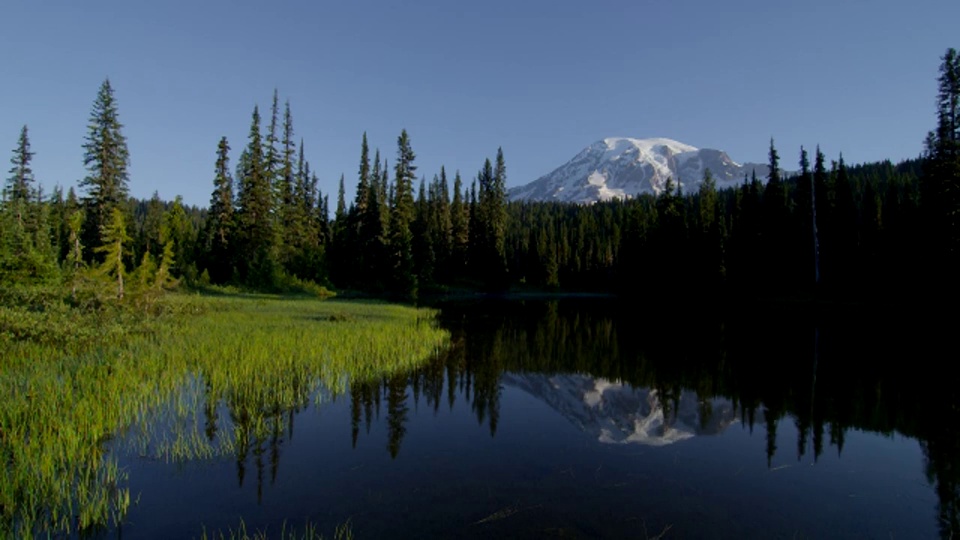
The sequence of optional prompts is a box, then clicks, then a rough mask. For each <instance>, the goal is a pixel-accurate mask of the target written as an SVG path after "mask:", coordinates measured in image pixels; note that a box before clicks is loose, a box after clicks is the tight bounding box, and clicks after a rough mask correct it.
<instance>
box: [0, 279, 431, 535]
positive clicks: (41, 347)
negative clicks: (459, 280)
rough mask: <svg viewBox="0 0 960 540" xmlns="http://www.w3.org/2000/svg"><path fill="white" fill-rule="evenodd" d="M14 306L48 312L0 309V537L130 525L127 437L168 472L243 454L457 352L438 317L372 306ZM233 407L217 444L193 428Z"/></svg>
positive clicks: (49, 301) (192, 301)
mask: <svg viewBox="0 0 960 540" xmlns="http://www.w3.org/2000/svg"><path fill="white" fill-rule="evenodd" d="M17 294H18V295H20V298H19V300H23V299H24V298H23V296H24V294H26V295H27V296H30V295H34V296H36V297H37V298H36V299H35V300H36V301H34V302H23V301H17V302H9V301H6V302H3V303H2V304H0V393H2V395H4V396H5V399H4V400H2V401H0V463H2V464H3V466H2V467H0V536H29V535H31V534H35V533H38V532H51V531H53V532H68V533H70V532H75V531H79V530H88V529H90V528H94V527H100V526H105V525H109V524H116V523H119V522H120V521H121V520H122V516H123V515H124V513H125V511H126V508H127V507H128V506H129V505H130V501H131V494H130V493H129V491H128V490H127V488H125V487H124V485H125V479H126V477H125V473H124V471H122V470H119V469H118V467H117V465H116V461H115V460H114V459H113V458H112V457H111V455H110V452H109V450H110V447H109V443H110V441H111V440H113V439H114V438H115V437H116V436H117V435H118V434H121V433H123V432H125V431H130V432H131V433H134V434H135V435H136V436H133V437H128V439H130V440H133V441H137V444H138V445H139V449H138V451H139V452H141V453H143V454H145V455H147V454H149V455H152V456H154V457H160V458H163V459H166V460H178V461H179V460H186V459H198V458H209V457H213V456H216V455H223V454H226V453H232V452H236V451H237V450H238V449H239V447H240V446H241V445H245V444H248V443H249V441H250V440H257V439H259V440H262V437H265V436H267V435H268V434H269V433H270V432H271V431H272V430H273V429H275V428H274V426H273V424H274V423H276V422H277V421H278V420H279V418H280V417H281V415H282V413H283V412H285V411H290V410H297V409H300V408H303V407H306V406H307V405H308V404H309V403H310V398H311V396H314V395H318V392H319V390H320V389H321V388H325V389H326V391H328V392H332V393H334V394H335V393H338V392H342V391H344V389H345V388H346V385H347V384H348V381H350V380H364V379H369V378H374V377H382V376H388V375H390V374H393V373H397V372H399V371H401V370H405V369H410V368H412V367H415V366H417V365H419V364H420V363H422V362H424V361H426V360H427V359H429V358H430V356H431V355H432V354H435V353H436V352H438V351H440V350H441V349H442V348H443V347H444V346H445V343H446V341H447V339H448V338H449V336H448V335H447V334H446V333H445V332H444V331H442V330H440V329H439V328H438V327H437V326H436V324H434V322H433V317H434V313H433V312H432V311H429V310H422V309H415V308H411V307H404V306H395V305H387V304H382V303H375V302H347V301H341V300H324V301H321V300H318V299H316V298H315V297H313V298H308V297H297V298H290V297H277V296H268V295H221V296H200V295H187V294H177V295H168V296H167V297H164V298H163V299H162V300H160V301H157V302H155V303H153V304H151V314H150V315H149V316H147V315H144V314H143V312H140V311H136V310H132V309H128V308H124V307H122V306H121V307H118V306H117V305H116V303H109V302H104V303H100V302H96V301H90V303H89V305H88V306H87V307H85V308H83V309H79V308H77V307H76V306H71V305H69V304H68V300H67V299H59V298H56V297H55V296H49V295H47V296H44V294H43V293H42V292H37V291H34V292H32V293H17ZM2 296H3V293H0V297H2ZM8 298H9V295H8ZM221 405H222V406H224V407H226V408H227V409H228V410H230V411H231V414H236V415H238V416H239V417H242V418H243V421H242V422H235V423H234V424H233V427H234V429H233V433H224V432H221V433H220V435H219V436H218V438H217V441H216V442H215V443H214V441H213V437H204V436H203V435H201V434H200V433H199V432H198V431H197V430H196V429H195V426H197V425H200V423H201V422H200V421H199V420H198V415H199V413H200V412H201V409H203V408H205V407H208V408H213V409H216V408H217V407H218V406H221ZM171 422H172V424H171ZM171 425H172V426H174V427H176V428H177V429H172V430H171V429H164V427H169V426H171ZM151 426H153V427H151ZM158 433H164V434H165V435H164V437H163V438H158V437H157V436H156V435H157V434H158Z"/></svg>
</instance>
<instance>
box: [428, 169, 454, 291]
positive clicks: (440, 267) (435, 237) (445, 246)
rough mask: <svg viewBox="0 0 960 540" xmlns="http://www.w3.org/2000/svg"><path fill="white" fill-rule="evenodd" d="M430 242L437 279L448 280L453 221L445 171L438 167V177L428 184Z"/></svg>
mask: <svg viewBox="0 0 960 540" xmlns="http://www.w3.org/2000/svg"><path fill="white" fill-rule="evenodd" d="M429 198H430V208H431V223H430V235H431V238H430V243H431V245H432V246H433V249H434V252H435V254H436V260H437V262H436V268H437V275H436V277H437V281H449V277H450V257H451V255H452V250H453V223H452V221H451V215H450V187H449V184H448V182H447V171H446V169H445V168H444V167H442V166H441V167H440V176H439V178H437V177H435V178H434V181H433V183H432V184H431V185H430V193H429Z"/></svg>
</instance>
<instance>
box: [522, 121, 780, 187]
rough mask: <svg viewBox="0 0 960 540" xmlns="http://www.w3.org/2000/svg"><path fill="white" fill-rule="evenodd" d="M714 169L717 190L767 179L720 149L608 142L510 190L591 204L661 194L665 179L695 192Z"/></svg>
mask: <svg viewBox="0 0 960 540" xmlns="http://www.w3.org/2000/svg"><path fill="white" fill-rule="evenodd" d="M706 169H710V172H711V173H712V175H713V178H714V180H715V181H716V183H717V188H725V187H732V186H734V185H738V184H739V183H740V182H742V181H743V179H744V176H745V175H750V174H752V173H754V172H755V173H756V174H757V177H759V178H763V179H765V178H766V176H767V172H768V170H769V169H768V167H767V165H765V164H759V163H743V164H740V163H737V162H736V161H734V160H733V159H731V158H730V156H729V155H727V153H726V152H724V151H722V150H716V149H710V148H703V149H701V148H696V147H694V146H691V145H688V144H685V143H682V142H679V141H676V140H674V139H669V138H665V137H654V138H647V139H637V138H632V137H607V138H605V139H601V140H599V141H597V142H594V143H593V144H591V145H589V146H587V147H586V148H584V149H583V150H581V151H580V152H579V153H578V154H577V155H576V156H574V157H573V158H572V159H571V160H569V161H568V162H567V163H565V164H563V165H561V166H560V167H557V168H556V169H554V170H553V171H551V172H550V173H547V174H545V175H543V176H541V177H540V178H538V179H536V180H534V181H533V182H530V183H528V184H525V185H522V186H517V187H514V188H511V189H509V190H508V191H507V198H508V199H509V200H511V201H520V200H523V201H554V202H572V203H593V202H598V201H608V200H612V199H626V198H631V197H636V196H638V195H642V194H644V193H647V194H651V195H659V194H660V193H661V192H662V191H663V190H664V189H665V187H666V182H667V179H673V182H674V185H677V183H678V182H679V184H680V186H681V187H682V188H683V189H684V190H685V191H688V192H689V191H691V190H696V189H698V188H699V186H700V184H701V183H702V182H703V174H704V170H706Z"/></svg>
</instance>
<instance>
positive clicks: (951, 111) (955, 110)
mask: <svg viewBox="0 0 960 540" xmlns="http://www.w3.org/2000/svg"><path fill="white" fill-rule="evenodd" d="M937 83H938V88H937V127H936V129H935V130H934V131H932V132H930V133H929V135H928V136H927V140H926V144H925V147H926V148H925V153H926V155H925V157H926V162H925V164H924V178H923V183H922V184H921V189H922V191H921V197H922V198H921V204H922V205H923V208H924V214H925V216H926V219H927V228H928V231H927V233H926V235H925V236H926V237H927V238H928V243H929V244H930V246H929V248H928V251H929V252H930V253H931V257H932V259H931V260H930V266H931V268H933V269H934V271H935V272H939V273H940V274H941V275H939V276H934V278H935V279H933V280H930V281H933V282H938V283H939V282H946V281H942V280H949V282H951V283H952V282H953V277H952V275H953V273H954V272H955V271H956V269H957V268H958V267H960V55H958V54H957V51H956V50H955V49H952V48H951V49H947V51H946V53H944V55H943V57H942V58H941V64H940V75H939V77H938V79H937Z"/></svg>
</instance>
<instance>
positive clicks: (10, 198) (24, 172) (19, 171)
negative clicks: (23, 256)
mask: <svg viewBox="0 0 960 540" xmlns="http://www.w3.org/2000/svg"><path fill="white" fill-rule="evenodd" d="M33 155H34V153H33V152H32V151H31V150H30V136H29V135H28V133H27V126H26V125H24V126H23V127H22V128H21V129H20V138H19V139H17V148H16V149H14V151H13V157H12V158H10V164H11V165H13V167H11V168H10V177H9V178H7V185H6V186H5V187H4V190H3V201H4V206H5V208H6V209H7V211H8V212H10V213H11V214H12V215H13V217H14V218H15V220H16V222H17V225H18V227H19V228H20V229H22V230H24V231H25V232H27V233H29V232H31V231H28V230H27V228H28V225H27V223H26V222H28V221H29V216H27V215H26V214H27V213H28V211H29V207H30V204H31V201H32V199H33V196H34V193H35V191H36V189H35V188H34V183H35V182H36V179H35V178H34V176H33V169H32V168H31V167H30V161H31V160H32V159H33Z"/></svg>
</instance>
